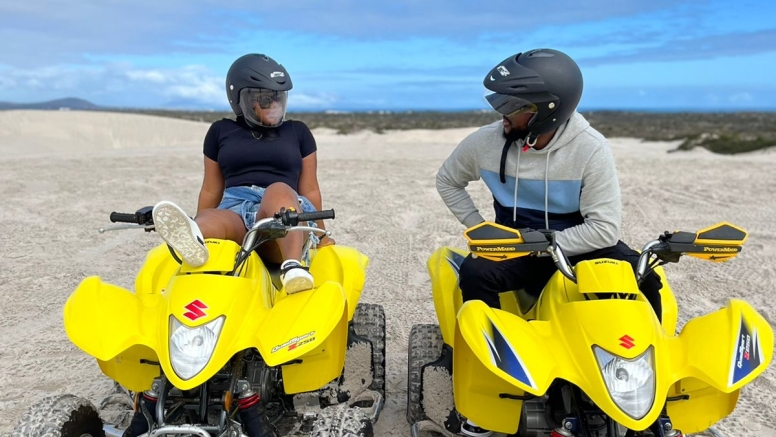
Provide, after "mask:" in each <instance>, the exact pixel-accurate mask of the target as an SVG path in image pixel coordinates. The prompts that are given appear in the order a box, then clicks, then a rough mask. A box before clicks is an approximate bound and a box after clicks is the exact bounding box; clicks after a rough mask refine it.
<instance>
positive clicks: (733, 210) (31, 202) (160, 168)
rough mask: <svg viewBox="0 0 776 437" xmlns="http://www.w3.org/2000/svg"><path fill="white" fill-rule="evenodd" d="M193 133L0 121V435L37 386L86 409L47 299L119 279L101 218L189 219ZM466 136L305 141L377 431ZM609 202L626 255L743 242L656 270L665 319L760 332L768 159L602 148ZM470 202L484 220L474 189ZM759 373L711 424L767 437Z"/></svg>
mask: <svg viewBox="0 0 776 437" xmlns="http://www.w3.org/2000/svg"><path fill="white" fill-rule="evenodd" d="M207 127H208V126H207V125H206V124H201V123H194V122H188V121H182V120H173V119H166V118H157V117H148V116H139V115H126V114H121V115H119V114H106V113H83V112H28V111H6V112H2V111H0V195H1V196H2V205H3V207H2V208H0V228H1V229H2V230H3V239H2V243H0V258H1V259H2V261H1V262H2V264H1V265H2V269H0V296H1V297H2V299H0V338H2V342H1V343H0V392H1V393H2V394H3V396H2V397H0V434H5V433H7V432H9V431H10V430H11V429H12V428H13V426H14V424H15V423H16V421H17V420H18V419H19V418H20V417H21V416H22V414H23V413H24V411H25V410H26V409H27V408H28V407H29V406H30V405H31V404H32V403H33V402H35V401H36V400H38V399H41V398H43V397H44V396H46V395H48V394H51V393H75V394H79V395H83V396H85V397H87V398H89V399H91V400H92V401H93V402H99V401H100V400H101V399H102V397H103V396H104V395H105V394H106V393H107V392H108V391H109V390H110V388H111V382H110V381H109V380H108V379H107V378H105V377H104V376H102V374H101V373H100V371H99V369H98V367H97V365H96V363H95V362H94V361H93V360H92V359H91V358H89V357H87V356H85V355H84V354H83V353H81V352H80V351H79V350H78V349H76V348H75V347H74V346H73V345H72V344H70V343H69V342H68V340H67V338H66V336H65V334H64V331H63V328H62V322H61V320H62V316H61V315H62V306H63V304H64V302H65V300H66V299H67V297H68V295H69V293H70V292H71V291H72V290H73V289H74V288H75V286H76V285H77V284H78V283H79V281H80V280H81V279H83V278H84V277H85V276H88V275H99V276H101V277H102V278H103V279H105V280H107V281H109V282H113V283H116V284H118V285H121V286H124V287H130V288H131V286H132V283H133V281H134V275H135V273H136V271H137V269H138V268H139V267H140V264H141V262H142V260H143V258H144V255H145V252H146V251H147V250H148V249H150V248H151V247H153V246H154V245H156V244H157V243H158V241H159V240H158V237H157V236H156V235H155V234H145V233H143V232H135V231H122V232H116V233H108V234H102V235H101V234H98V233H97V231H96V229H97V228H99V227H101V226H105V225H106V224H108V214H109V213H110V212H111V211H122V212H131V211H134V210H135V209H137V208H139V207H141V206H145V205H150V204H153V203H155V202H156V201H158V200H161V199H168V200H172V201H175V202H177V203H178V204H180V205H181V206H182V207H184V208H185V209H186V210H188V211H192V212H193V211H194V209H195V206H196V198H197V194H198V192H199V186H200V183H201V172H202V168H201V167H202V152H201V145H202V139H203V138H204V134H205V132H206V130H207ZM471 130H472V129H453V130H445V131H419V130H415V131H402V132H388V133H386V134H383V135H378V134H374V133H371V132H360V133H356V134H353V135H347V136H338V135H335V134H334V133H333V132H332V131H331V130H326V129H320V130H317V131H316V132H315V135H316V138H317V141H318V145H319V169H320V170H319V171H320V174H319V178H320V182H321V188H322V192H323V196H324V206H325V207H333V208H335V209H336V211H337V219H336V220H334V221H332V222H331V224H330V226H329V227H330V228H331V229H332V230H333V231H334V237H335V238H336V240H337V241H338V242H339V243H340V244H345V245H349V246H354V247H357V248H359V249H360V250H362V251H363V252H365V253H366V254H367V255H369V256H370V258H371V265H370V267H369V272H368V276H367V284H366V291H365V293H364V297H363V298H364V300H365V301H367V302H371V303H379V304H382V305H383V306H384V307H385V311H386V322H387V337H388V338H387V345H386V348H387V351H386V352H387V357H386V363H387V374H386V390H387V396H388V398H387V401H386V406H385V410H384V412H383V414H382V415H381V418H380V421H379V422H378V424H377V425H376V428H375V432H376V436H377V437H386V436H394V435H395V436H406V435H409V427H408V425H407V423H406V421H405V419H404V408H405V396H406V391H405V390H406V385H407V382H406V378H407V375H406V364H407V363H406V359H407V358H406V357H407V353H406V347H407V337H408V335H409V332H410V329H411V327H412V325H414V324H418V323H432V322H434V314H433V305H432V302H431V296H430V282H429V280H428V276H427V274H426V267H425V262H426V259H427V257H428V256H429V255H430V254H431V252H432V251H433V250H434V249H435V248H437V247H439V246H440V245H454V246H460V247H463V238H462V237H461V232H462V231H463V227H462V226H461V225H460V224H459V223H458V222H457V221H456V220H455V219H454V218H453V217H452V215H451V214H450V213H449V212H448V211H447V209H446V208H445V206H444V204H443V203H442V202H441V200H440V199H439V197H438V195H437V193H436V190H435V188H434V187H435V181H434V175H435V173H436V170H437V168H438V167H439V165H440V164H441V163H442V161H443V160H444V159H445V158H446V157H447V155H448V154H449V152H450V151H451V150H452V149H453V147H454V146H455V145H456V144H457V142H458V141H459V140H460V139H461V138H463V137H464V136H465V135H466V134H468V133H469V132H471ZM611 142H612V147H613V149H614V152H615V154H616V157H617V165H618V171H619V174H620V179H621V183H622V189H623V203H624V205H625V216H624V223H623V224H624V229H623V240H624V241H626V242H627V243H629V244H631V245H632V246H641V245H642V244H643V243H645V242H646V241H648V240H650V239H653V238H655V237H656V236H657V235H658V234H659V233H661V232H663V231H665V230H675V229H682V230H688V231H695V230H697V229H700V228H702V227H705V226H708V225H710V224H713V223H716V222H718V221H722V220H726V221H730V222H732V223H735V224H738V225H740V226H742V227H744V228H745V229H747V230H748V231H749V232H750V237H749V241H748V244H747V246H746V247H745V249H744V251H743V252H742V254H741V255H740V256H739V257H738V258H737V259H735V260H733V261H732V262H729V263H726V264H711V263H704V262H702V261H699V260H694V259H688V260H685V261H683V262H682V263H680V264H679V265H672V266H668V267H667V271H668V274H669V276H670V279H671V284H672V286H673V287H674V290H675V291H676V293H677V295H678V301H679V304H680V319H681V323H682V324H683V323H685V322H686V321H687V320H688V318H690V317H694V316H698V315H701V314H703V313H706V312H709V311H713V310H715V309H717V308H718V307H720V306H721V305H723V304H724V302H725V301H726V299H727V298H730V297H735V298H743V299H746V300H748V301H749V302H751V303H752V304H753V305H755V307H756V308H757V309H758V310H760V311H761V312H762V314H764V315H765V316H766V317H767V318H768V319H769V320H770V321H771V323H772V324H773V323H776V304H775V303H774V299H773V297H772V293H773V292H774V290H776V263H774V261H773V259H772V258H771V257H772V256H774V255H776V220H774V218H773V217H774V213H776V206H775V205H776V204H775V203H774V201H773V193H776V177H774V176H773V175H774V168H776V166H775V164H776V154H774V153H753V154H750V155H745V156H733V157H731V156H717V155H713V154H710V153H707V152H701V151H698V152H688V153H670V154H669V153H666V151H667V150H670V149H671V148H673V147H675V146H676V144H675V143H644V142H641V141H640V140H634V139H612V140H611ZM471 192H472V194H473V197H474V199H475V202H476V203H477V205H478V206H479V207H480V209H481V210H482V211H483V212H484V213H485V215H486V217H492V213H490V208H491V206H490V205H491V198H490V196H489V195H488V193H487V191H486V190H485V188H484V185H483V184H481V183H475V184H472V185H471ZM774 389H776V372H775V371H774V367H773V366H771V367H770V368H769V369H768V371H767V372H766V373H765V374H764V375H763V376H762V377H761V378H760V379H759V380H758V381H757V382H756V383H754V384H753V385H752V386H749V387H747V388H746V389H745V390H744V391H743V394H742V400H741V402H740V403H739V406H738V409H737V411H736V412H735V413H734V414H733V415H732V416H731V417H730V418H728V419H726V420H725V421H724V422H723V423H721V424H720V426H721V428H723V429H726V430H729V431H735V432H736V433H737V435H759V436H768V435H776V432H774V429H773V428H775V427H776V425H773V424H774V423H776V410H775V409H774V408H773V405H776V391H775V390H774Z"/></svg>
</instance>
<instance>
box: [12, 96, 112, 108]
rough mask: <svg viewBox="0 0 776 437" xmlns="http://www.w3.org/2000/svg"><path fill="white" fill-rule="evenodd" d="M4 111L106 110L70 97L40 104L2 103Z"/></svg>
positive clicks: (86, 101)
mask: <svg viewBox="0 0 776 437" xmlns="http://www.w3.org/2000/svg"><path fill="white" fill-rule="evenodd" d="M2 109H55V110H58V109H74V110H90V109H91V110H97V109H105V108H103V107H101V106H97V105H95V104H94V103H92V102H90V101H88V100H84V99H77V98H74V97H68V98H64V99H57V100H49V101H47V102H38V103H13V102H0V110H2Z"/></svg>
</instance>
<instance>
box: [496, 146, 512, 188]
mask: <svg viewBox="0 0 776 437" xmlns="http://www.w3.org/2000/svg"><path fill="white" fill-rule="evenodd" d="M510 147H512V140H510V139H509V138H507V140H506V142H504V148H503V149H501V165H499V169H498V177H499V179H500V180H501V183H502V184H505V183H507V177H506V173H505V172H504V169H505V168H506V166H507V152H509V148H510Z"/></svg>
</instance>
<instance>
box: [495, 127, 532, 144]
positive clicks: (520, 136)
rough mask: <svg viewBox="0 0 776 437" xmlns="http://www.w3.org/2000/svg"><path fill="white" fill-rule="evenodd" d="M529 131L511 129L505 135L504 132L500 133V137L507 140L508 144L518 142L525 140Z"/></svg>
mask: <svg viewBox="0 0 776 437" xmlns="http://www.w3.org/2000/svg"><path fill="white" fill-rule="evenodd" d="M529 133H530V131H529V130H528V129H515V128H512V129H510V130H509V133H507V131H506V130H504V131H503V132H501V135H503V136H504V139H507V140H509V141H510V142H514V141H518V140H525V137H527V136H528V134H529Z"/></svg>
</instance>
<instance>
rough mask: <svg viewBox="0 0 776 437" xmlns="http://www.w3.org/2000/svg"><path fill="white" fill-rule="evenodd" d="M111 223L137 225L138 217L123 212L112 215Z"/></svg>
mask: <svg viewBox="0 0 776 437" xmlns="http://www.w3.org/2000/svg"><path fill="white" fill-rule="evenodd" d="M110 221H111V222H113V223H116V222H120V223H137V216H136V215H135V214H126V213H123V212H112V213H110Z"/></svg>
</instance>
